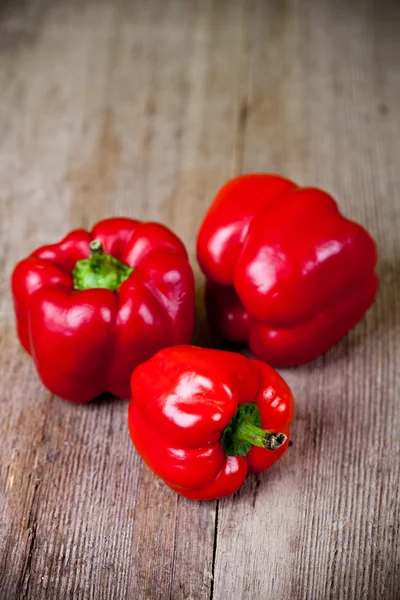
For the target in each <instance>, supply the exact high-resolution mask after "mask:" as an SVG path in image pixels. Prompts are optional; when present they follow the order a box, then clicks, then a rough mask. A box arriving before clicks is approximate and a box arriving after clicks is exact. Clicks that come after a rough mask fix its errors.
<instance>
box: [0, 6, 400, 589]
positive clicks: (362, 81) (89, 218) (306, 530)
mask: <svg viewBox="0 0 400 600" xmlns="http://www.w3.org/2000/svg"><path fill="white" fill-rule="evenodd" d="M399 26H400V10H399V6H398V3H397V2H395V0H393V1H389V0H385V1H383V2H372V0H365V1H361V0H359V1H354V2H351V3H350V2H346V1H345V0H339V1H334V0H324V1H322V2H318V1H317V0H304V2H301V3H300V2H296V0H288V1H285V2H264V1H263V0H237V1H235V0H222V1H217V0H207V1H202V0H195V1H191V2H185V1H184V0H164V1H161V0H147V1H146V2H136V3H133V2H128V0H115V1H114V2H111V1H107V0H98V1H95V0H84V1H78V0H75V1H73V0H69V1H67V0H65V1H61V0H58V1H55V2H49V1H46V0H31V1H30V2H28V1H22V0H21V1H16V2H12V3H11V2H8V3H7V2H6V3H5V2H4V1H3V4H0V266H1V273H2V276H1V277H0V298H1V301H0V356H1V366H0V369H1V376H0V410H1V420H0V477H1V479H0V598H1V600H14V599H17V598H18V599H19V598H27V599H28V598H29V599H34V600H46V599H49V600H56V599H60V600H64V599H67V598H73V599H76V598H79V599H89V598H90V599H93V600H97V599H109V598H112V599H124V600H125V599H128V600H129V599H133V600H142V599H146V600H147V599H148V600H158V599H162V600H164V599H167V598H171V599H172V600H181V599H182V600H183V599H193V600H197V599H199V600H204V599H208V598H214V599H215V600H225V599H226V598H231V597H235V598H238V599H239V598H240V599H242V598H243V599H246V600H247V599H250V600H252V599H253V598H254V599H256V598H272V597H273V598H274V600H281V599H282V600H283V599H285V598H293V599H307V600H309V599H315V600H320V599H322V598H332V599H336V598H346V599H347V598H348V599H357V600H358V599H360V600H361V599H362V600H375V599H377V600H381V599H384V600H396V599H397V598H400V593H399V589H400V577H399V567H400V549H399V543H398V539H399V533H400V531H399V520H400V514H399V513H400V510H399V500H398V496H399V491H400V490H399V487H400V486H399V483H400V472H399V471H400V467H399V465H400V461H399V459H400V443H399V428H400V408H399V402H398V395H399V390H400V370H399V367H398V365H399V364H400V316H399V315H400V279H399V272H400V267H399V265H400V236H399V234H398V232H399V230H400V199H399V189H400V171H399V158H400V151H399V150H400V148H399V140H400V102H399V99H400V65H399V63H400V38H399V35H398V31H399ZM256 170H266V171H271V172H273V171H276V172H280V173H282V174H285V175H287V176H289V177H291V178H292V179H294V180H296V181H298V182H299V183H301V184H304V185H319V186H322V187H324V188H326V189H327V190H329V191H330V192H331V193H332V194H334V195H335V196H336V197H337V198H338V200H339V203H340V206H341V207H342V209H343V211H344V212H345V213H346V214H347V215H348V216H349V217H351V218H354V219H355V220H358V221H360V222H361V223H362V224H364V225H365V226H367V227H368V228H369V229H370V230H371V232H372V233H373V234H374V236H375V237H376V239H377V241H378V246H379V254H380V264H379V270H380V276H381V291H380V294H379V298H378V300H377V302H376V304H375V305H374V307H373V308H372V310H371V311H370V312H369V314H368V315H367V317H366V319H364V320H363V322H362V323H360V325H359V326H358V327H357V328H356V329H355V330H354V331H353V332H351V334H350V335H349V336H348V337H347V338H346V339H345V340H343V341H342V342H341V343H340V344H339V345H338V346H337V347H336V348H334V349H333V350H331V351H330V352H329V353H327V354H326V355H325V356H324V357H322V358H320V359H318V360H317V361H315V362H314V363H312V364H310V365H306V366H304V367H301V368H297V369H293V370H285V371H283V372H282V373H283V375H284V376H285V378H286V379H287V380H288V382H289V384H290V385H291V386H292V389H293V391H294V393H295V397H296V401H297V403H296V407H297V413H296V419H295V423H294V427H293V445H292V446H291V448H290V449H289V451H288V452H287V453H286V455H285V456H284V457H283V459H282V460H281V461H280V462H279V463H278V464H277V465H276V466H275V467H274V468H273V469H272V470H271V471H270V472H268V473H265V474H264V475H261V476H258V477H249V478H248V479H247V481H246V483H245V485H244V486H243V487H242V489H241V490H240V491H239V492H238V493H237V494H236V495H235V496H234V497H232V498H229V499H226V500H224V501H222V502H219V503H216V502H209V503H202V504H200V503H194V502H189V501H186V500H184V499H182V498H178V497H177V496H176V495H175V494H174V493H173V492H171V491H169V490H168V489H166V487H165V486H164V485H163V484H162V483H161V482H160V481H158V480H156V479H155V477H154V476H153V475H152V474H151V473H150V471H149V470H148V469H147V468H146V467H144V466H143V464H142V463H141V461H140V459H139V457H138V456H137V455H136V454H135V452H134V450H133V447H132V445H131V443H130V441H129V436H128V434H127V428H126V409H127V405H126V402H125V401H116V400H113V399H112V398H104V399H101V400H99V401H96V402H94V403H92V404H90V405H87V406H72V405H70V404H68V403H66V402H63V401H62V400H60V399H59V398H57V397H53V396H52V395H50V394H49V393H48V392H47V391H46V390H45V389H44V388H43V386H41V384H40V382H39V381H38V379H37V376H36V374H35V371H34V368H33V365H32V363H31V361H30V359H29V358H28V357H27V356H26V355H25V354H24V353H23V351H22V350H21V349H20V348H19V347H18V344H17V342H16V337H15V332H14V324H13V316H12V306H11V299H10V296H9V275H10V273H11V270H12V268H13V266H14V264H15V263H16V262H17V260H19V259H20V258H21V257H23V256H24V255H25V254H27V253H28V252H30V251H31V250H32V249H33V248H34V247H36V246H38V245H41V244H43V243H45V242H48V241H51V240H57V239H59V238H61V237H62V236H63V235H64V234H65V233H66V231H68V230H69V229H71V228H75V227H81V226H88V227H90V225H91V224H92V223H94V222H95V221H96V220H98V219H100V218H103V217H104V216H107V215H113V214H121V215H128V216H136V217H138V218H143V219H156V220H162V221H164V222H166V223H167V224H168V225H169V226H171V227H172V228H174V229H175V230H176V232H177V233H178V234H179V235H180V236H182V238H183V239H184V241H185V243H186V245H187V247H188V249H189V251H190V256H191V260H192V264H193V266H194V269H195V272H196V278H197V281H198V289H199V295H198V316H199V318H198V328H197V332H196V337H195V339H196V341H197V342H198V343H202V344H206V343H208V335H207V332H206V329H205V320H204V310H203V308H202V301H201V288H202V277H201V275H200V273H199V270H198V267H197V266H196V262H195V255H194V239H195V235H196V231H197V228H198V225H199V222H200V220H201V218H202V216H203V214H204V212H205V210H206V208H207V206H208V204H209V202H210V199H211V198H212V195H213V193H214V192H215V191H216V190H217V189H218V187H219V186H220V185H221V184H222V183H223V182H224V180H226V179H227V178H228V177H230V176H232V175H234V174H236V173H239V172H249V171H256Z"/></svg>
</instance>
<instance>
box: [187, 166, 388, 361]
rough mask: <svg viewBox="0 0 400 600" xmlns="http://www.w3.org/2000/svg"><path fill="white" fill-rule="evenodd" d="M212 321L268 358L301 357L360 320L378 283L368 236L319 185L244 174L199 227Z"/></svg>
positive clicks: (314, 352)
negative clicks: (298, 185)
mask: <svg viewBox="0 0 400 600" xmlns="http://www.w3.org/2000/svg"><path fill="white" fill-rule="evenodd" d="M197 255H198V260H199V263H200V266H201V268H202V270H203V271H204V273H205V275H206V276H207V279H208V283H207V287H206V305H207V311H208V315H209V320H210V322H211V325H212V327H213V328H214V329H215V330H216V331H218V332H219V333H220V334H221V335H222V336H223V337H225V338H226V339H228V340H231V341H234V342H248V343H249V346H250V349H251V351H252V352H253V354H254V355H255V356H256V357H257V358H259V359H261V360H265V361H266V362H268V363H270V364H272V365H274V366H281V367H284V366H291V365H297V364H302V363H305V362H308V361H310V360H312V359H314V358H316V357H317V356H319V355H320V354H322V353H323V352H325V351H326V350H328V349H329V348H331V347H332V346H333V345H335V344H336V343H337V342H338V341H339V340H340V339H341V338H342V337H343V336H344V335H345V334H346V333H347V332H348V331H349V330H350V329H351V328H352V327H354V326H355V325H356V323H358V321H360V319H361V318H362V317H363V315H364V314H365V312H366V311H367V310H368V308H369V307H370V305H371V304H372V302H373V300H374V298H375V295H376V292H377V289H378V278H377V275H376V273H375V265H376V261H377V252H376V246H375V243H374V240H373V239H372V237H371V236H370V235H369V234H368V233H367V231H365V229H363V228H362V227H361V226H360V225H358V224H357V223H354V222H352V221H349V220H348V219H346V218H345V217H344V216H343V215H342V214H341V213H340V212H339V210H338V207H337V204H336V202H335V201H334V200H333V199H332V198H331V197H330V196H329V195H328V194H327V193H325V192H323V191H321V190H317V189H313V188H299V187H297V186H296V185H295V184H294V183H292V182H291V181H288V180H287V179H284V178H283V177H279V176H276V175H265V174H264V175H263V174H255V175H244V176H242V177H238V178H236V179H233V180H232V181H229V182H228V183H227V184H226V185H225V186H224V187H223V188H222V189H221V190H220V191H219V193H218V194H217V196H216V198H215V200H214V202H213V204H212V205H211V208H210V209H209V211H208V213H207V215H206V217H205V219H204V221H203V223H202V225H201V228H200V231H199V235H198V241H197Z"/></svg>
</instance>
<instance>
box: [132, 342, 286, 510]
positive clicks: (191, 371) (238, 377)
mask: <svg viewBox="0 0 400 600" xmlns="http://www.w3.org/2000/svg"><path fill="white" fill-rule="evenodd" d="M131 390H132V398H131V401H130V404H129V414H128V422H129V429H130V434H131V438H132V441H133V443H134V445H135V447H136V449H137V451H138V452H139V454H140V455H141V456H142V458H143V459H144V460H145V462H146V463H147V465H148V466H149V467H150V468H151V469H152V470H153V471H154V472H155V473H156V474H157V475H158V476H159V477H161V478H162V479H163V480H164V481H165V482H166V483H167V485H168V486H169V487H171V488H172V489H173V490H175V491H176V492H178V493H179V494H181V495H182V496H186V497H187V498H191V499H192V500H212V499H215V498H223V497H224V496H228V495H229V494H232V493H233V492H235V491H236V490H237V489H238V488H239V487H240V486H241V484H242V483H243V481H244V479H245V477H246V474H247V472H248V471H252V472H256V473H259V472H261V471H265V470H266V469H268V467H270V466H271V465H272V464H274V463H275V462H276V461H277V460H278V458H280V457H281V456H282V454H283V453H284V452H285V450H286V448H287V446H288V441H289V429H290V423H291V421H292V419H293V411H294V407H293V397H292V394H291V391H290V389H289V387H288V386H287V384H286V383H285V381H284V380H283V379H282V377H281V376H280V375H279V374H278V373H277V372H276V371H275V370H274V369H273V368H272V367H269V366H268V365H266V364H265V363H262V362H260V361H258V360H254V359H250V358H246V357H244V356H242V355H240V354H233V353H230V352H223V351H221V350H210V349H204V348H195V347H194V346H176V347H174V348H172V347H171V348H165V349H163V350H160V351H159V352H158V353H157V354H156V355H155V356H153V357H152V358H151V359H150V360H148V361H147V362H145V363H143V364H141V365H140V366H139V367H137V369H136V370H135V371H134V372H133V374H132V379H131Z"/></svg>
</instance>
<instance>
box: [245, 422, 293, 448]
mask: <svg viewBox="0 0 400 600" xmlns="http://www.w3.org/2000/svg"><path fill="white" fill-rule="evenodd" d="M236 439H237V440H240V441H242V442H249V444H252V446H258V447H259V448H266V449H267V450H277V449H278V448H280V447H281V446H282V445H283V444H284V443H285V442H286V435H285V434H284V433H276V432H274V431H268V430H267V429H261V427H257V426H256V425H253V424H252V423H246V421H243V422H242V423H240V425H239V426H238V428H237V429H236Z"/></svg>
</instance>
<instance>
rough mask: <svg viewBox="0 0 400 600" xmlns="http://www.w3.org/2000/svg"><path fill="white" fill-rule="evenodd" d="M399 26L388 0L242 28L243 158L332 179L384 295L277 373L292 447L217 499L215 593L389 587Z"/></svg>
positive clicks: (395, 529) (294, 11) (295, 593)
mask: <svg viewBox="0 0 400 600" xmlns="http://www.w3.org/2000/svg"><path fill="white" fill-rule="evenodd" d="M399 22H400V20H399V11H398V8H396V7H395V6H394V3H393V4H391V5H390V7H389V4H386V5H384V6H382V10H380V9H379V7H378V5H376V7H375V6H374V4H373V3H371V2H363V3H361V2H356V3H336V2H335V3H334V2H330V3H329V2H324V3H316V2H305V3H301V4H300V3H295V2H288V3H276V4H272V3H264V2H261V1H260V2H258V4H257V7H256V15H255V19H254V21H253V23H252V24H249V27H250V28H251V31H252V33H253V58H252V73H251V80H250V91H249V106H248V110H247V123H246V128H245V136H244V159H243V169H244V171H252V170H261V171H263V170H267V171H273V172H274V171H277V172H281V173H285V174H287V175H289V176H290V177H292V178H293V179H294V180H296V181H298V182H299V183H301V184H303V185H316V184H317V185H320V186H323V187H324V188H326V189H328V190H330V191H331V192H332V194H334V195H335V196H336V197H337V198H338V200H339V202H340V205H341V207H342V209H343V211H344V212H345V213H346V214H347V215H348V216H349V217H352V218H354V219H356V220H359V221H360V222H361V223H363V224H365V225H366V226H367V227H368V228H369V229H370V230H371V231H372V232H373V234H374V235H375V236H376V238H377V241H378V245H379V253H380V266H379V270H380V275H381V291H380V295H379V299H378V301H377V303H376V305H375V306H374V307H373V309H372V310H371V311H370V313H369V314H368V316H367V318H366V319H365V320H364V321H363V322H362V323H361V324H360V325H359V326H358V327H357V328H356V329H355V331H353V332H351V334H350V335H349V336H348V338H347V339H346V340H344V341H343V342H342V343H341V344H340V345H339V346H338V347H337V348H335V349H333V350H332V351H331V352H329V353H328V354H327V355H326V356H324V357H323V358H321V359H319V360H317V361H316V362H315V363H314V364H311V365H307V366H304V367H301V368H298V369H295V370H294V369H293V370H284V371H282V373H283V375H284V376H285V377H286V378H287V380H288V381H289V383H290V384H291V385H292V389H293V391H294V393H295V397H296V400H297V404H296V406H297V413H296V420H295V423H294V427H293V446H292V447H291V448H290V449H289V451H288V452H287V454H286V455H285V457H284V458H283V460H282V461H281V462H280V463H279V464H278V465H277V466H276V467H274V469H272V470H271V472H270V473H268V474H266V475H265V476H262V477H259V478H256V477H253V478H250V479H249V480H248V482H247V483H246V486H245V487H244V488H243V489H242V490H241V491H240V492H239V494H238V495H237V497H235V498H233V499H227V500H226V501H224V502H222V503H220V506H219V510H218V526H217V531H218V538H217V551H216V566H215V583H214V595H213V598H214V599H215V600H217V599H218V600H224V599H225V598H229V597H233V596H234V597H237V598H272V597H273V598H275V600H278V599H279V600H280V599H283V598H304V599H306V598H307V600H311V599H315V600H319V599H320V598H357V600H358V599H362V598H363V599H368V600H369V599H372V598H374V599H375V598H376V599H378V598H390V599H394V598H398V597H399V590H400V578H399V574H398V573H399V558H400V557H399V544H398V539H397V537H398V534H399V517H400V515H399V502H398V492H399V482H400V472H399V456H400V444H399V436H398V431H399V425H400V409H399V403H398V401H397V395H398V390H399V369H398V366H397V365H398V363H399V360H400V355H399V353H400V320H399V314H400V297H399V296H400V294H399V292H400V288H399V282H398V281H396V276H395V273H396V272H398V269H399V257H400V243H399V236H398V229H399V226H400V211H399V207H400V204H399V199H398V194H397V192H396V190H397V189H398V188H399V184H400V178H399V171H398V169H397V168H395V167H394V165H395V163H396V160H397V161H398V157H399V139H400V138H399V134H400V127H399V122H400V119H399V117H400V114H399V113H400V111H399V98H400V71H399V57H400V43H399V36H398V25H399ZM395 157H397V159H396V158H395Z"/></svg>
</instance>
